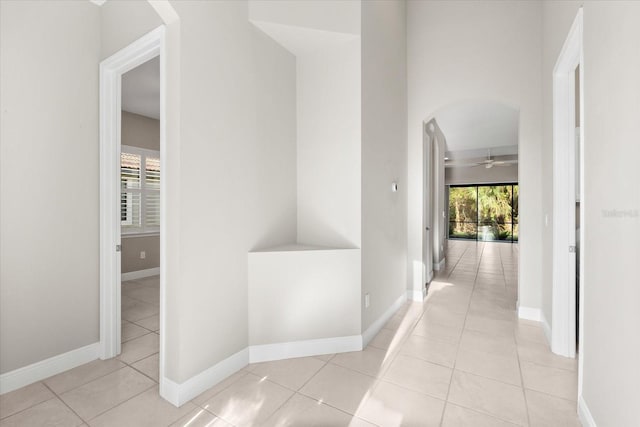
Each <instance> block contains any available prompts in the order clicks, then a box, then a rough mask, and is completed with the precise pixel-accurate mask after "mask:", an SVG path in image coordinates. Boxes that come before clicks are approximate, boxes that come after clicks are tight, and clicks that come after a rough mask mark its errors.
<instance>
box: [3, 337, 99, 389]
mask: <svg viewBox="0 0 640 427" xmlns="http://www.w3.org/2000/svg"><path fill="white" fill-rule="evenodd" d="M99 355H100V343H99V342H96V343H93V344H89V345H87V346H84V347H80V348H77V349H75V350H71V351H68V352H66V353H62V354H59V355H57V356H53V357H50V358H48V359H45V360H42V361H40V362H36V363H33V364H31V365H29V366H25V367H22V368H18V369H16V370H13V371H11V372H7V373H5V374H2V375H0V394H4V393H8V392H10V391H13V390H16V389H19V388H20V387H24V386H26V385H29V384H33V383H35V382H37V381H41V380H44V379H45V378H49V377H50V376H53V375H56V374H59V373H60V372H64V371H67V370H69V369H73V368H75V367H77V366H80V365H84V364H85V363H88V362H91V361H93V360H96V359H97V358H98V357H99Z"/></svg>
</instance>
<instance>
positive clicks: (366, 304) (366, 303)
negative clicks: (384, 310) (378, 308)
mask: <svg viewBox="0 0 640 427" xmlns="http://www.w3.org/2000/svg"><path fill="white" fill-rule="evenodd" d="M370 304H371V298H370V297H369V294H364V308H369V305H370Z"/></svg>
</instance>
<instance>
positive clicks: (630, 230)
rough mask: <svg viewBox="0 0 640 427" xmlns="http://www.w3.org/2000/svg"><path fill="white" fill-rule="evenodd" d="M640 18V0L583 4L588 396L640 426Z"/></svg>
mask: <svg viewBox="0 0 640 427" xmlns="http://www.w3.org/2000/svg"><path fill="white" fill-rule="evenodd" d="M638 17H640V3H638V2H633V1H629V2H609V1H598V2H586V3H585V4H584V70H583V71H584V74H583V77H584V113H585V117H584V131H585V135H584V172H585V183H584V202H583V206H584V208H585V222H584V232H585V236H584V245H583V248H582V249H583V251H584V257H585V262H584V264H585V265H584V283H583V289H584V313H585V323H584V384H583V387H584V388H583V396H584V399H585V402H586V403H587V405H588V407H589V409H590V411H591V414H592V415H593V417H594V419H595V422H596V424H597V425H598V426H637V425H640V406H639V405H638V403H640V392H639V389H638V384H640V369H639V368H638V361H640V340H639V339H638V326H639V325H640V310H639V309H638V301H640V286H638V269H637V266H638V261H639V260H640V239H639V237H640V190H639V187H638V184H639V183H640V168H638V159H639V158H640V144H639V143H638V135H639V134H640V120H638V112H639V111H640V79H638V76H640V44H639V42H638V41H639V40H640V26H638ZM615 210H617V211H621V212H626V213H624V214H613V215H612V214H611V211H615Z"/></svg>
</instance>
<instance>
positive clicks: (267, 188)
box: [102, 1, 296, 383]
mask: <svg viewBox="0 0 640 427" xmlns="http://www.w3.org/2000/svg"><path fill="white" fill-rule="evenodd" d="M140 3H141V2H107V3H106V4H105V5H104V6H103V8H104V7H107V9H104V10H105V11H106V12H103V31H102V35H103V40H102V45H103V55H106V54H111V53H113V52H115V51H117V50H118V49H120V48H122V47H124V46H125V45H126V44H128V43H130V42H131V41H133V40H135V39H136V38H138V37H140V36H141V35H143V34H144V33H146V32H148V31H149V30H151V29H153V28H154V27H155V26H156V25H159V24H160V23H161V21H160V20H159V18H157V16H156V17H155V18H154V14H155V12H154V11H153V9H152V8H151V7H150V6H149V5H148V4H142V5H141V4H140ZM171 4H172V5H173V7H174V8H175V11H176V12H177V15H178V17H179V26H180V31H179V38H178V39H177V45H172V46H171V47H172V50H171V53H170V58H168V59H169V60H168V67H170V69H171V71H172V72H173V74H172V76H178V78H179V80H178V81H177V82H174V84H173V85H172V86H171V89H172V90H173V91H174V95H175V92H176V91H177V92H179V96H175V97H173V98H170V99H173V100H174V102H173V103H170V105H169V108H170V109H174V110H172V111H171V112H170V114H169V115H168V122H171V123H173V124H175V120H176V119H178V125H176V126H172V127H171V129H170V135H169V138H168V148H169V154H168V156H167V158H166V161H167V166H168V168H167V169H168V170H167V173H170V175H169V180H170V181H171V182H169V183H168V184H169V190H168V194H167V200H168V201H171V206H172V207H173V208H174V209H175V210H174V211H171V212H169V213H168V216H171V219H170V224H169V227H170V228H169V232H170V233H171V235H173V236H174V237H176V236H177V237H176V238H175V239H174V240H173V241H172V243H171V250H172V253H173V254H174V256H172V257H169V258H168V262H167V264H168V265H167V268H168V269H169V277H168V278H167V304H168V305H167V314H168V317H167V325H166V326H167V330H166V331H165V332H166V347H167V354H166V375H167V376H168V378H170V379H171V380H173V381H175V382H177V383H182V382H183V381H185V380H187V379H189V378H191V377H193V376H194V375H196V374H198V373H200V372H202V371H203V370H205V369H207V368H209V367H211V366H213V365H215V364H216V363H217V362H219V361H221V360H223V359H225V358H227V357H229V356H230V355H232V354H234V353H236V352H238V351H240V350H242V349H244V348H246V346H247V344H248V337H247V334H248V320H247V318H248V311H247V252H249V251H250V250H252V249H253V248H256V247H260V246H271V245H276V244H280V243H285V242H289V241H292V240H294V239H295V211H296V208H295V191H296V187H295V164H294V162H292V161H291V159H294V158H295V140H294V139H293V138H292V136H293V135H295V133H294V132H295V123H294V122H293V119H294V118H295V105H294V104H293V102H294V98H293V93H294V92H293V90H294V88H295V86H294V83H291V77H292V76H293V75H294V67H295V61H294V59H293V58H292V56H291V55H290V54H288V53H287V52H286V51H284V50H283V49H282V48H281V47H280V46H278V45H277V44H276V43H275V42H273V41H272V40H271V39H269V38H268V37H265V36H264V35H262V34H259V33H256V30H255V29H254V28H253V27H252V26H251V25H250V24H249V22H248V10H247V3H246V2H234V1H220V2H198V1H179V2H171ZM136 14H137V15H139V16H141V18H140V19H132V18H131V17H132V16H135V15H136ZM125 35H126V36H127V37H124V36H125ZM230 41H232V42H230ZM170 42H171V43H176V39H175V38H172V39H171V40H170ZM221 64H224V66H221ZM178 73H179V74H178ZM287 76H288V77H287ZM229 82H234V84H230V83H229ZM176 100H179V105H176V104H175V101H176ZM177 106H178V107H179V108H178V109H177V110H176V109H175V108H176V107H177ZM272 120H273V121H272ZM171 132H174V134H173V136H172V134H171ZM168 220H169V218H168ZM168 238H171V236H168ZM229 325H234V326H233V328H230V327H229ZM203 336H209V337H212V338H211V339H207V340H203V339H202V337H203Z"/></svg>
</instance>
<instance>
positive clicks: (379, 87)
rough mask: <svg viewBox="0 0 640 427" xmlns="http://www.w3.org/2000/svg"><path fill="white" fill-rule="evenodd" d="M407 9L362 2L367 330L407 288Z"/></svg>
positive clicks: (364, 324) (396, 4) (364, 314)
mask: <svg viewBox="0 0 640 427" xmlns="http://www.w3.org/2000/svg"><path fill="white" fill-rule="evenodd" d="M405 13H406V8H405V4H404V2H396V1H384V2H370V1H364V2H362V293H363V295H364V294H366V293H369V294H370V298H371V305H370V306H369V308H368V309H365V308H364V305H363V309H362V329H363V330H366V329H367V327H369V326H370V325H371V323H372V322H373V321H375V320H376V319H377V318H378V317H380V316H381V315H382V313H384V312H385V310H387V309H388V308H389V306H391V304H393V302H394V301H396V300H397V299H398V297H399V296H400V295H403V294H404V293H405V292H406V259H407V249H406V212H407V210H406V203H407V169H406V162H407V160H406V159H407V157H406V102H407V101H406V99H407V98H406V97H407V92H406V90H407V88H406V66H405V63H406V62H405V60H406V56H405V43H406V14H405ZM392 182H396V183H398V191H397V192H395V193H393V192H391V183H392ZM363 300H364V298H363Z"/></svg>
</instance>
